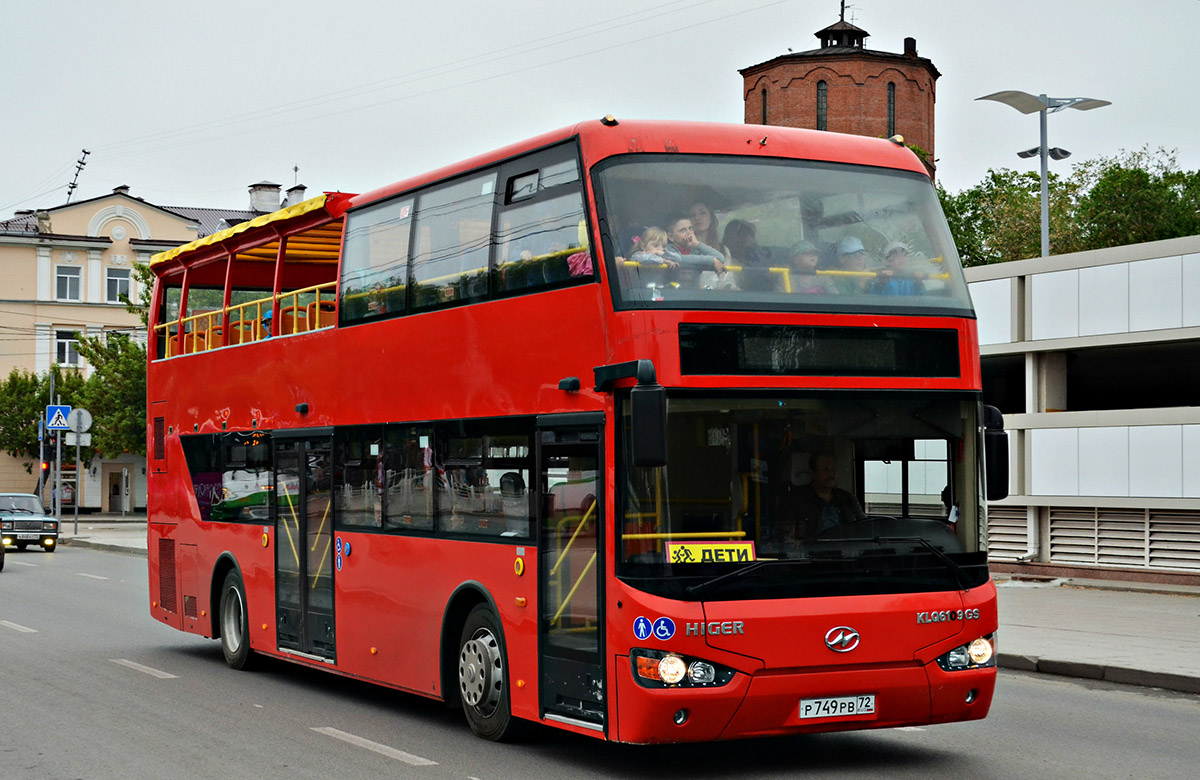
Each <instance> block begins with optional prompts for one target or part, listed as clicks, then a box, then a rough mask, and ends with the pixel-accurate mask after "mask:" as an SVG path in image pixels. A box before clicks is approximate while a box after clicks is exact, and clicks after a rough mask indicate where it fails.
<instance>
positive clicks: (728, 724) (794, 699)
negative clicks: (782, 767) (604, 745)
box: [616, 658, 996, 744]
mask: <svg viewBox="0 0 1200 780" xmlns="http://www.w3.org/2000/svg"><path fill="white" fill-rule="evenodd" d="M618 668H620V669H623V670H624V671H623V672H622V673H621V674H620V675H619V679H618V690H617V704H618V710H617V711H618V712H619V722H618V729H617V733H616V739H618V740H619V741H621V742H629V743H634V744H648V743H662V742H705V741H711V740H721V739H741V738H745V737H760V736H778V735H785V734H804V733H814V732H824V731H850V730H855V729H876V728H892V727H896V726H922V725H928V724H931V723H951V722H956V721H963V720H977V719H980V718H984V717H986V716H987V713H988V710H989V708H990V707H991V703H992V694H993V692H994V690H995V685H996V669H995V668H994V667H992V668H983V669H970V670H963V671H956V672H947V671H943V670H942V669H941V668H940V667H939V666H938V665H937V663H930V664H928V665H919V664H909V665H904V666H888V667H875V668H871V667H855V668H853V669H844V670H829V669H828V668H826V669H822V670H812V671H794V670H792V671H786V670H778V671H762V672H758V673H755V674H753V675H748V674H742V673H738V674H736V675H734V678H733V680H731V681H730V682H729V684H728V685H724V686H721V687H719V688H706V689H697V688H656V689H651V688H645V687H643V686H641V685H639V684H638V683H637V682H636V681H635V680H634V678H633V673H632V671H630V666H629V661H628V659H626V658H619V659H618ZM863 696H873V697H874V699H873V712H868V713H861V714H852V715H834V716H829V717H820V716H814V717H802V702H808V703H809V707H808V708H807V709H808V710H809V713H810V715H811V713H812V710H813V709H814V707H813V706H812V703H813V702H838V701H845V700H847V699H853V698H857V697H863Z"/></svg>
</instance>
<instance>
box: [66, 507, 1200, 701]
mask: <svg viewBox="0 0 1200 780" xmlns="http://www.w3.org/2000/svg"><path fill="white" fill-rule="evenodd" d="M59 543H60V544H61V545H62V546H63V547H69V546H73V547H91V548H95V549H101V550H112V551H117V552H127V553H131V554H134V555H145V554H146V516H145V515H129V516H128V517H127V518H125V519H124V520H122V518H121V516H120V515H115V516H114V515H82V516H80V518H79V531H78V533H76V532H75V528H74V518H73V517H64V518H63V522H62V534H61V536H60V537H59ZM995 579H996V587H997V591H998V592H999V599H1000V634H999V641H998V642H997V646H998V650H999V654H998V661H999V664H1000V666H1001V668H1005V669H1017V670H1022V671H1030V672H1041V673H1044V674H1057V675H1064V676H1067V677H1081V678H1087V679H1093V680H1106V681H1108V682H1115V683H1126V684H1130V685H1143V686H1148V687H1153V688H1165V689H1167V690H1172V691H1181V692H1185V693H1194V694H1200V583H1198V584H1197V586H1196V587H1187V586H1164V585H1141V584H1138V583H1128V582H1106V581H1103V580H1082V579H1058V580H1043V581H1029V580H1024V579H1021V578H1017V577H1012V576H1010V575H1006V574H1001V575H996V577H995Z"/></svg>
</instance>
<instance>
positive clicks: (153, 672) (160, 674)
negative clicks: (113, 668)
mask: <svg viewBox="0 0 1200 780" xmlns="http://www.w3.org/2000/svg"><path fill="white" fill-rule="evenodd" d="M108 660H110V661H112V662H113V663H114V664H118V665H120V666H125V667H128V668H130V669H133V670H134V671H138V672H141V673H142V674H148V675H150V676H151V677H157V678H158V679H160V680H174V679H176V678H177V677H178V676H179V675H175V674H171V673H170V672H164V671H162V670H161V669H153V668H151V667H149V666H142V665H141V664H135V663H134V662H133V661H127V660H126V659H124V658H110V659H108Z"/></svg>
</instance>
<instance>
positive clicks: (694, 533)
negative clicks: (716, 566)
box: [621, 531, 746, 539]
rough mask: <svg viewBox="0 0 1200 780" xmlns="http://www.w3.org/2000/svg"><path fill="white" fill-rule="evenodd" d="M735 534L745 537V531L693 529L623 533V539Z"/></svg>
mask: <svg viewBox="0 0 1200 780" xmlns="http://www.w3.org/2000/svg"><path fill="white" fill-rule="evenodd" d="M729 536H733V537H736V538H738V539H744V538H745V536H746V532H745V531H691V532H688V533H673V532H671V531H666V532H664V533H653V534H622V535H621V538H622V539H724V538H726V537H729Z"/></svg>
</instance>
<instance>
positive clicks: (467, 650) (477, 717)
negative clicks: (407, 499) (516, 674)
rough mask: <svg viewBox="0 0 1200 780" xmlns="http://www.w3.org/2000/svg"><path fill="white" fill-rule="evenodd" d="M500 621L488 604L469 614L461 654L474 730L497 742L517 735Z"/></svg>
mask: <svg viewBox="0 0 1200 780" xmlns="http://www.w3.org/2000/svg"><path fill="white" fill-rule="evenodd" d="M501 636H502V634H501V631H500V621H499V619H498V618H497V617H496V615H495V613H494V612H492V610H491V608H490V607H488V606H487V605H486V604H479V605H478V606H476V607H475V608H474V609H472V610H471V612H470V614H468V615H467V620H466V622H465V623H464V624H463V630H462V640H461V641H460V642H459V645H458V647H459V651H458V695H459V699H460V700H461V701H462V708H463V712H464V713H465V714H466V717H467V724H468V725H469V726H470V727H471V731H473V732H475V734H476V735H478V736H480V737H483V738H484V739H489V740H492V741H493V742H506V741H509V740H511V739H513V738H514V737H515V735H516V731H517V728H516V719H515V718H513V716H512V708H511V706H510V704H509V695H508V694H509V684H508V659H507V657H506V656H505V653H504V646H503V644H502V642H501V641H500V637H501Z"/></svg>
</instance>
